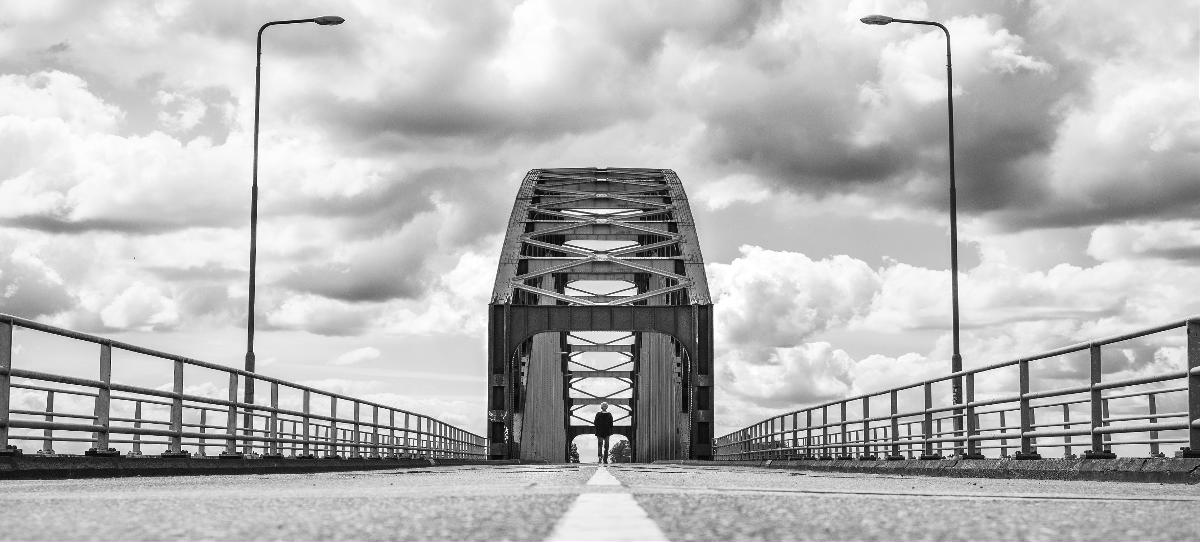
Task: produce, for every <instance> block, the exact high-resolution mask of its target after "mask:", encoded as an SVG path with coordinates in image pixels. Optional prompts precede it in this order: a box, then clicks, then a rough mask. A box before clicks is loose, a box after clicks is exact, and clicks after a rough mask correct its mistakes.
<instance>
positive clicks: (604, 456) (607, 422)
mask: <svg viewBox="0 0 1200 542" xmlns="http://www.w3.org/2000/svg"><path fill="white" fill-rule="evenodd" d="M592 425H594V426H596V452H597V453H599V454H600V459H599V462H600V463H608V437H611V436H612V427H613V417H612V414H609V412H608V403H600V412H597V413H596V418H595V419H593V420H592Z"/></svg>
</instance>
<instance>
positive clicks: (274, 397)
mask: <svg viewBox="0 0 1200 542" xmlns="http://www.w3.org/2000/svg"><path fill="white" fill-rule="evenodd" d="M279 433H280V431H279V383H278V382H271V413H270V414H269V415H268V416H267V438H268V439H270V440H268V441H267V455H268V456H270V457H271V458H272V459H278V458H281V457H283V450H282V449H281V448H280V447H279V438H280V435H279Z"/></svg>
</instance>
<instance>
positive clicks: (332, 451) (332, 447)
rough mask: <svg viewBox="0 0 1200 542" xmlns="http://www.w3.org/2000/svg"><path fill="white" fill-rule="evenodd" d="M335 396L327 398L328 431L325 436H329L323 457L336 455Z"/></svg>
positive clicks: (335, 456) (336, 402)
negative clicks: (327, 446)
mask: <svg viewBox="0 0 1200 542" xmlns="http://www.w3.org/2000/svg"><path fill="white" fill-rule="evenodd" d="M337 404H338V400H337V397H332V396H331V397H330V398H329V431H328V432H327V433H325V436H326V437H328V438H329V450H328V453H326V454H325V457H332V458H337V457H338V428H337Z"/></svg>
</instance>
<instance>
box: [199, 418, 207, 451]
mask: <svg viewBox="0 0 1200 542" xmlns="http://www.w3.org/2000/svg"><path fill="white" fill-rule="evenodd" d="M207 425H208V409H207V408H203V407H201V409H200V434H201V435H203V434H204V432H205V431H206V430H208V427H206V426H207ZM204 441H205V438H204V437H200V446H199V450H200V457H204Z"/></svg>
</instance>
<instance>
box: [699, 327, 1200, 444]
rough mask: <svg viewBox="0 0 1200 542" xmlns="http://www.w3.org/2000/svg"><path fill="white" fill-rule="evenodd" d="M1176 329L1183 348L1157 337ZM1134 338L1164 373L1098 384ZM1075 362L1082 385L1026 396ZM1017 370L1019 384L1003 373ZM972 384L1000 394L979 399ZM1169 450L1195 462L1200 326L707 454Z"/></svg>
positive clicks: (764, 429) (771, 421)
mask: <svg viewBox="0 0 1200 542" xmlns="http://www.w3.org/2000/svg"><path fill="white" fill-rule="evenodd" d="M1181 328H1183V329H1185V330H1186V337H1185V338H1184V340H1183V341H1180V340H1179V338H1178V337H1177V336H1176V337H1170V336H1167V334H1166V333H1165V332H1168V331H1171V330H1177V329H1181ZM1176 335H1178V334H1176ZM1134 340H1142V341H1143V342H1144V343H1145V342H1146V341H1150V340H1156V341H1158V343H1159V344H1160V345H1168V346H1166V347H1165V348H1173V349H1174V351H1175V352H1176V353H1178V354H1179V355H1177V356H1174V358H1172V356H1169V355H1162V356H1160V355H1159V354H1158V352H1161V351H1162V350H1161V349H1162V348H1164V347H1162V346H1160V347H1158V348H1155V352H1156V354H1155V365H1156V366H1157V365H1166V367H1165V369H1164V370H1160V371H1157V374H1140V375H1137V376H1135V377H1132V378H1122V379H1111V380H1105V379H1104V376H1105V374H1104V371H1103V370H1102V369H1103V368H1104V367H1103V362H1104V361H1105V360H1106V359H1108V360H1115V361H1121V360H1122V359H1124V360H1128V359H1130V358H1129V356H1130V352H1133V350H1134V349H1137V348H1139V347H1145V346H1146V344H1140V345H1139V344H1134V345H1127V344H1126V345H1122V344H1118V343H1125V342H1126V341H1134ZM1180 342H1182V343H1183V344H1182V345H1180ZM1171 345H1174V346H1171ZM1142 350H1143V352H1144V351H1145V350H1146V349H1145V348H1142ZM1076 353H1080V354H1082V353H1086V354H1087V356H1088V370H1087V371H1086V378H1087V382H1086V383H1080V384H1078V385H1072V386H1068V387H1060V388H1055V389H1046V390H1034V389H1033V388H1032V386H1031V384H1033V379H1032V377H1031V371H1033V370H1035V369H1037V370H1045V371H1046V372H1048V373H1050V377H1048V378H1046V379H1045V380H1047V381H1050V380H1063V379H1065V378H1069V377H1072V376H1074V377H1075V378H1078V379H1080V380H1082V378H1084V375H1083V374H1075V373H1073V372H1072V371H1071V370H1070V368H1069V364H1063V363H1062V361H1063V359H1064V357H1065V356H1069V355H1071V354H1076ZM1160 358H1161V359H1160ZM1056 361H1057V362H1058V363H1055V362H1056ZM1039 362H1041V365H1039ZM1109 368H1110V369H1111V368H1112V367H1109ZM1013 369H1015V373H1016V374H1015V375H1012V374H1003V373H1004V372H1005V371H1009V373H1011V372H1012V371H1013ZM1110 372H1111V371H1110ZM1013 376H1015V378H1012V377H1013ZM1006 377H1007V380H1008V381H1009V382H1006ZM954 379H963V380H964V381H965V384H966V386H965V400H964V401H963V402H962V403H959V404H938V403H937V402H935V401H934V396H935V395H934V393H933V392H934V387H935V385H942V386H943V387H948V386H945V385H946V384H948V383H950V382H951V381H953V380H954ZM977 384H986V385H987V386H990V387H997V386H996V385H997V384H999V387H1000V388H1004V389H1002V390H1001V391H996V392H991V393H976V392H977V389H976V388H977ZM1014 384H1015V386H1014ZM1012 387H1015V388H1016V390H1015V394H1014V393H1013V391H1014V390H1012ZM915 392H920V397H919V398H917V399H916V400H911V401H907V402H905V403H906V404H905V405H904V406H903V407H902V406H901V404H902V401H900V398H901V395H902V394H913V393H915ZM949 395H950V394H949V393H945V394H939V395H938V396H939V397H948V396H949ZM872 400H874V402H876V403H885V405H886V406H884V405H876V410H875V411H876V412H878V411H879V410H884V412H885V413H882V414H872V412H873V411H872V408H871V405H872ZM946 403H950V401H946ZM880 406H882V407H883V408H879V407H880ZM985 424H986V425H985ZM1072 437H1083V438H1082V439H1079V440H1073V439H1072ZM1165 444H1186V445H1187V446H1186V447H1184V448H1182V449H1181V450H1180V452H1179V454H1177V455H1178V456H1182V457H1200V317H1195V318H1191V319H1187V320H1182V321H1178V322H1172V323H1170V324H1166V325H1161V326H1157V327H1153V328H1150V329H1144V330H1141V331H1136V332H1133V333H1128V334H1125V335H1120V336H1116V337H1110V338H1107V339H1103V340H1098V341H1092V342H1088V343H1083V344H1078V345H1074V346H1069V347H1066V348H1060V349H1057V350H1052V351H1049V352H1045V353H1042V354H1038V355H1035V356H1031V357H1026V358H1020V359H1014V360H1010V361H1005V362H1002V363H996V364H993V365H988V366H985V367H979V368H976V369H970V370H964V371H960V372H957V373H951V374H947V375H945V376H940V377H937V378H934V379H930V380H926V381H923V382H917V383H914V384H909V385H907V386H901V387H898V388H893V389H889V390H884V391H879V392H875V393H868V394H865V395H860V396H857V397H851V398H847V399H842V400H838V401H831V402H828V403H825V404H821V405H816V406H812V407H809V408H804V409H800V410H796V411H793V412H789V413H786V414H782V415H779V416H774V417H771V418H768V419H765V420H762V421H760V422H758V423H755V424H753V425H750V426H748V427H745V428H743V429H740V430H737V431H734V432H732V433H730V434H727V435H725V436H722V437H720V438H718V439H717V440H716V442H715V447H714V454H713V455H714V459H716V460H759V459H771V458H780V459H782V458H794V459H867V460H873V459H881V457H880V456H881V455H882V459H914V458H915V459H942V458H943V457H945V456H947V455H950V456H951V457H957V458H969V459H979V458H984V457H997V456H998V457H1009V452H1010V451H1015V452H1016V453H1015V454H1014V456H1013V457H1015V458H1016V459H1040V458H1041V455H1040V454H1039V453H1038V449H1039V448H1061V449H1063V455H1064V457H1076V456H1075V454H1074V453H1073V451H1074V450H1076V449H1079V448H1087V450H1086V451H1085V452H1084V453H1083V457H1084V458H1092V459H1099V458H1115V457H1116V454H1115V453H1114V447H1116V448H1119V449H1120V450H1121V451H1132V452H1134V453H1137V451H1138V450H1140V449H1144V448H1141V446H1147V445H1148V447H1149V455H1151V456H1156V457H1163V456H1165V454H1164V453H1163V452H1162V451H1161V450H1162V446H1163V445H1165ZM1125 455H1131V454H1125Z"/></svg>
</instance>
